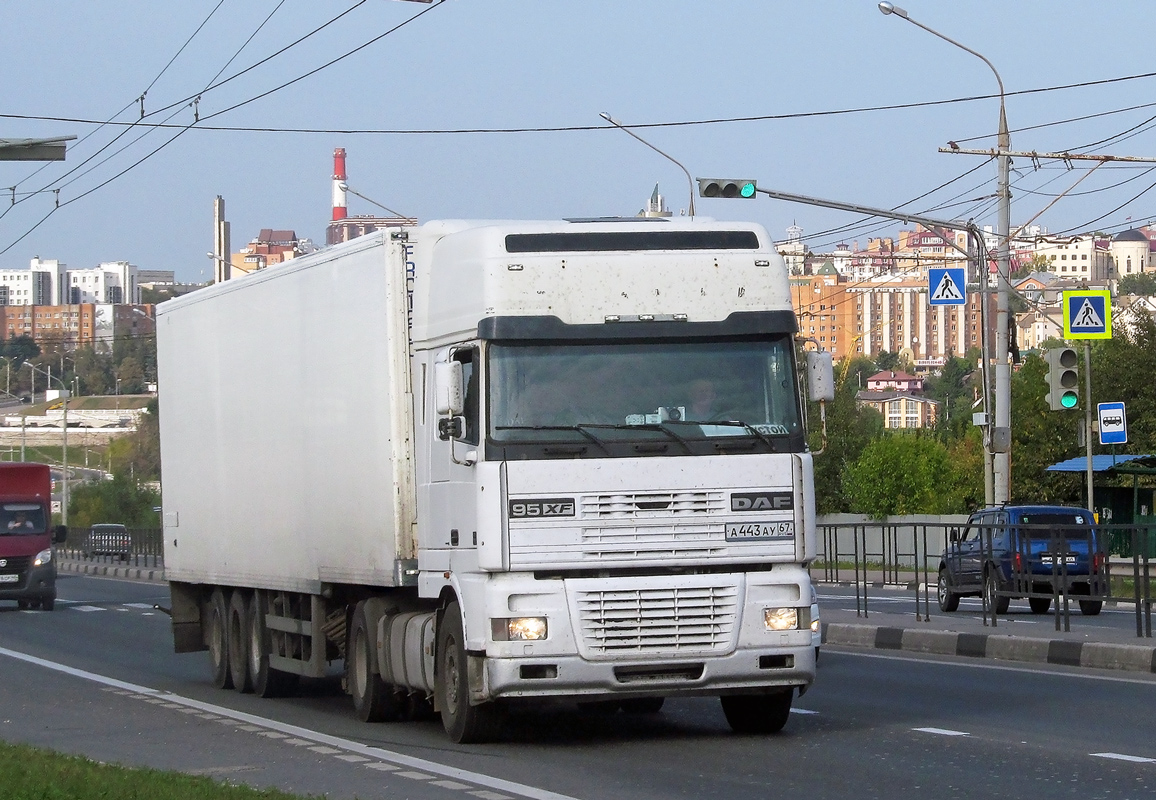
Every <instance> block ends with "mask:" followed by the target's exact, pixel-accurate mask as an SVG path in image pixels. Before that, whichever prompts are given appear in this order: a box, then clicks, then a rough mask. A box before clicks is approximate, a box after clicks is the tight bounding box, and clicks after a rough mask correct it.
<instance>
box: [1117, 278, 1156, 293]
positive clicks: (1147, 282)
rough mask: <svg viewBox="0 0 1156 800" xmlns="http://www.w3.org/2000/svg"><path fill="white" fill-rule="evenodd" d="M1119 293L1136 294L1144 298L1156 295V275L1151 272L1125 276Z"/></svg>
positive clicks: (1121, 281)
mask: <svg viewBox="0 0 1156 800" xmlns="http://www.w3.org/2000/svg"><path fill="white" fill-rule="evenodd" d="M1119 293H1120V294H1136V295H1141V296H1144V297H1151V296H1152V295H1156V275H1152V274H1151V273H1149V272H1140V273H1137V274H1135V275H1125V276H1124V277H1123V278H1121V279H1120V284H1119Z"/></svg>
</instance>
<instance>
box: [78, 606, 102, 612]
mask: <svg viewBox="0 0 1156 800" xmlns="http://www.w3.org/2000/svg"><path fill="white" fill-rule="evenodd" d="M71 608H72V610H73V611H107V609H104V608H101V607H100V606H71Z"/></svg>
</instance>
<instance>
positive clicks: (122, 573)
mask: <svg viewBox="0 0 1156 800" xmlns="http://www.w3.org/2000/svg"><path fill="white" fill-rule="evenodd" d="M56 559H57V560H56V570H57V572H61V573H72V574H76V575H95V576H97V577H101V578H122V579H125V580H133V581H153V582H155V583H164V580H165V568H164V567H163V566H137V565H134V564H132V563H129V564H124V563H122V562H120V561H112V560H109V559H95V560H91V561H87V560H84V559H77V558H69V557H67V556H61V555H57V557H56Z"/></svg>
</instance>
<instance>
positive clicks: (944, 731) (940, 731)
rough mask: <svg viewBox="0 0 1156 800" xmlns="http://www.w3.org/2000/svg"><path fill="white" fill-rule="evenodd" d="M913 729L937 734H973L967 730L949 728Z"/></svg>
mask: <svg viewBox="0 0 1156 800" xmlns="http://www.w3.org/2000/svg"><path fill="white" fill-rule="evenodd" d="M911 730H913V731H919V732H920V733H934V734H935V735H936V736H970V735H971V734H969V733H967V732H965V731H952V730H948V729H947V728H912V729H911Z"/></svg>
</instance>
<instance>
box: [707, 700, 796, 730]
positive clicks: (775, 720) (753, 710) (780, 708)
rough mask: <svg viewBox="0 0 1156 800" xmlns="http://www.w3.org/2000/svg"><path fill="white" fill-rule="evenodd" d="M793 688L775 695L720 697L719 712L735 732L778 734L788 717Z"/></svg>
mask: <svg viewBox="0 0 1156 800" xmlns="http://www.w3.org/2000/svg"><path fill="white" fill-rule="evenodd" d="M794 697H795V692H794V690H793V689H787V690H785V691H782V692H776V693H775V694H748V695H742V694H734V695H724V696H723V697H720V698H719V700H720V701H721V702H722V708H723V713H724V714H726V718H727V722H728V723H729V724H730V726H731V730H732V731H734V732H735V733H743V734H749V733H778V732H779V731H781V730H782V729H783V726H784V725H786V724H787V718H788V717H789V716H790V715H791V701H792V700H793V699H794Z"/></svg>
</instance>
